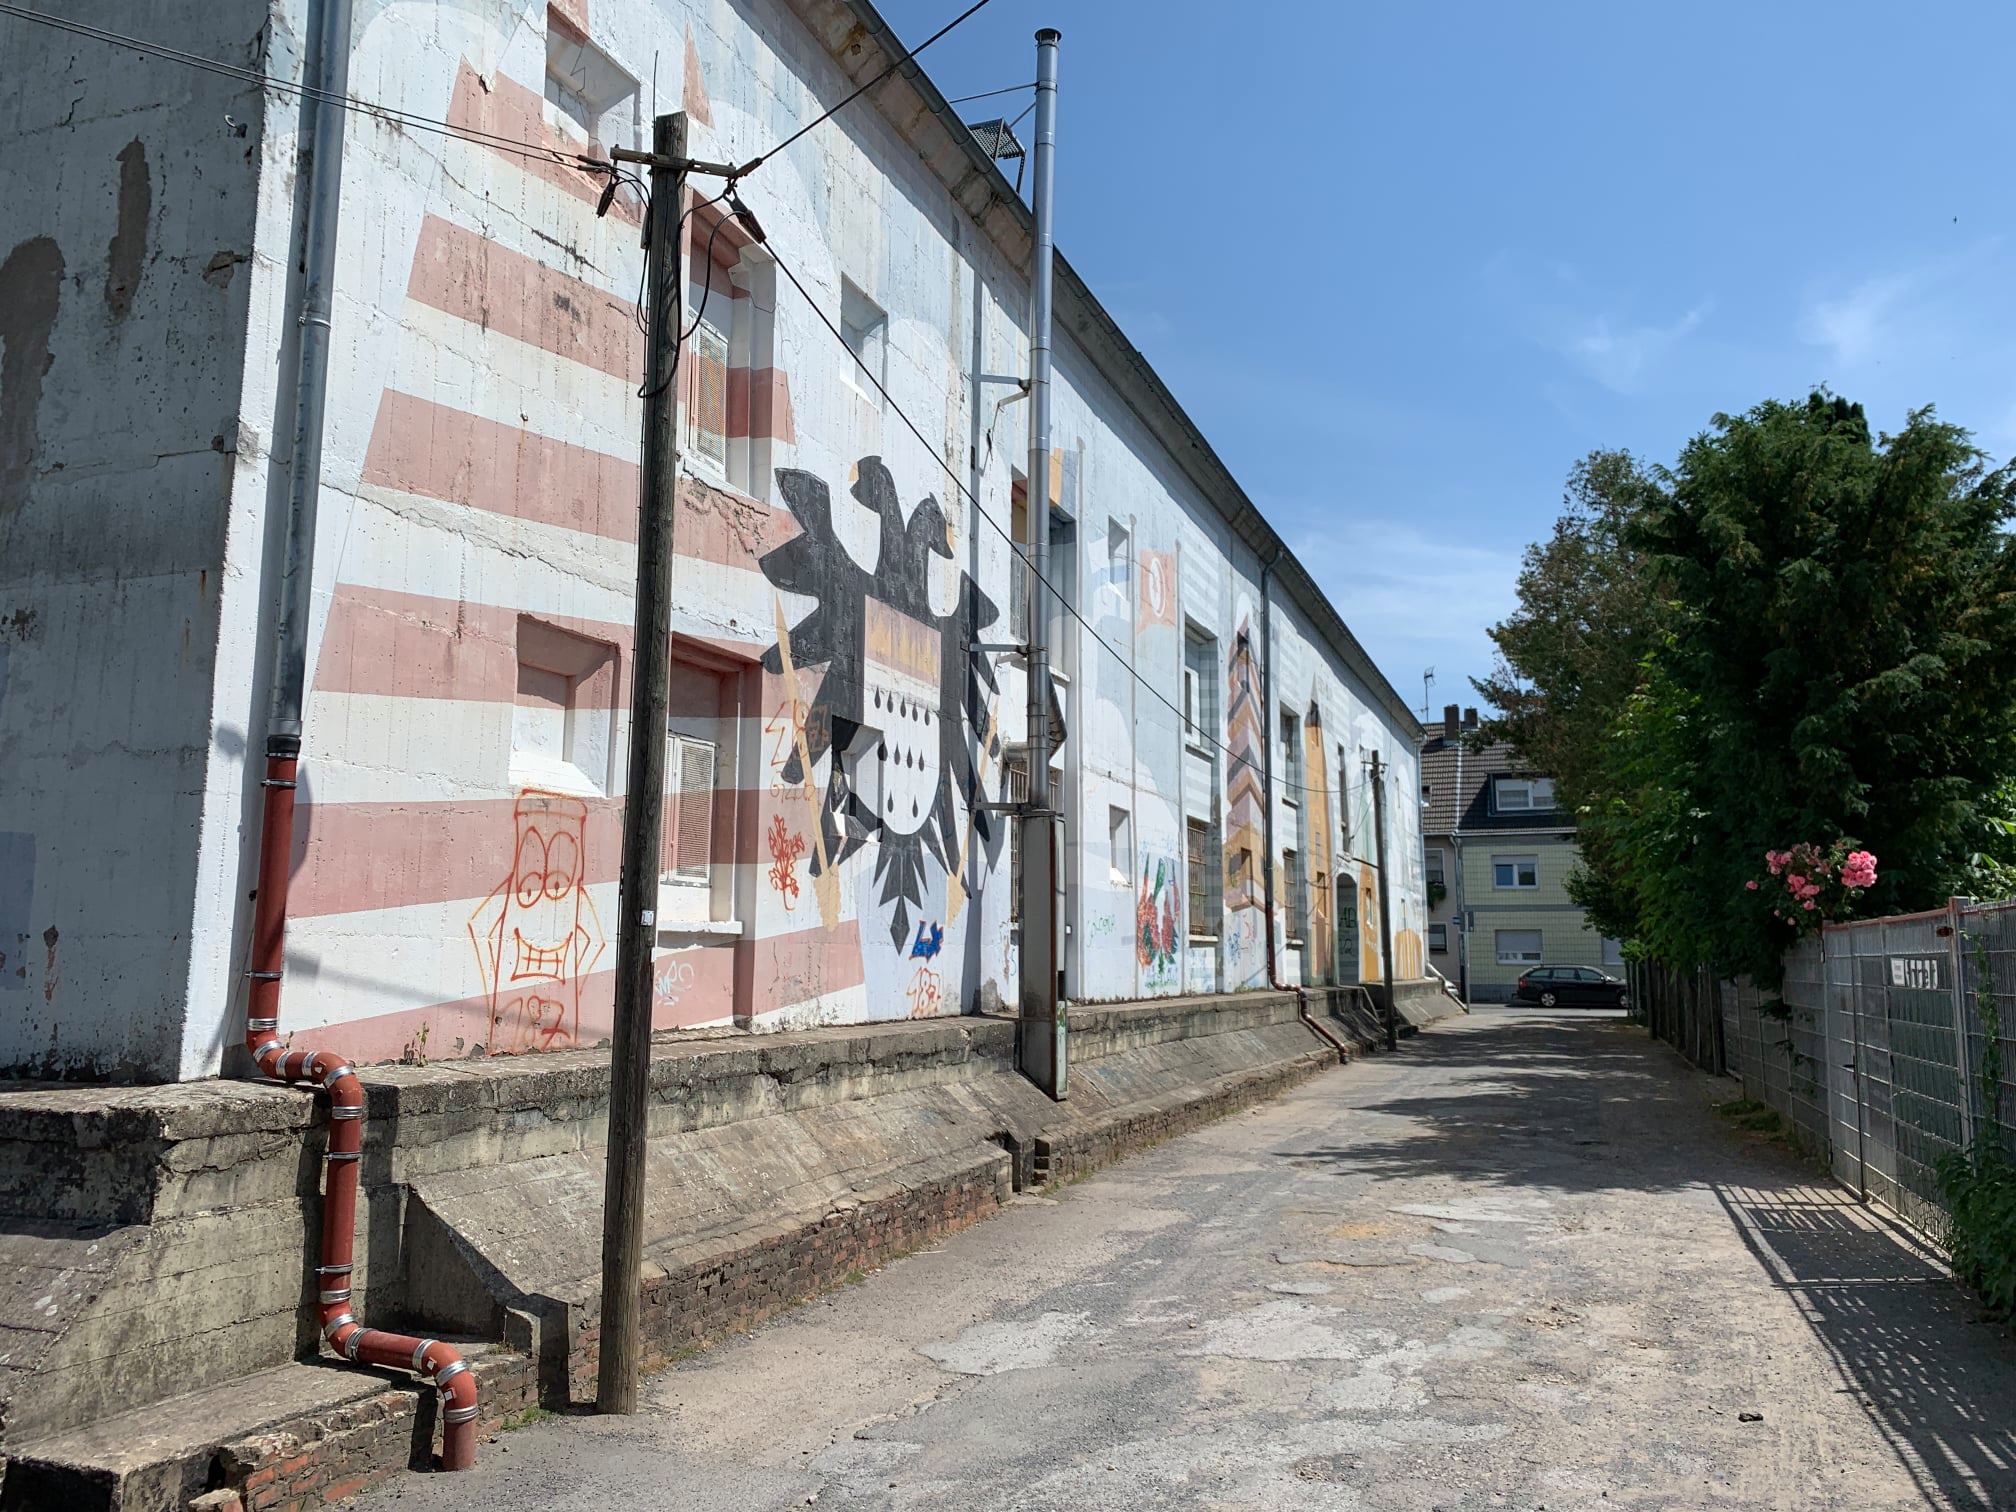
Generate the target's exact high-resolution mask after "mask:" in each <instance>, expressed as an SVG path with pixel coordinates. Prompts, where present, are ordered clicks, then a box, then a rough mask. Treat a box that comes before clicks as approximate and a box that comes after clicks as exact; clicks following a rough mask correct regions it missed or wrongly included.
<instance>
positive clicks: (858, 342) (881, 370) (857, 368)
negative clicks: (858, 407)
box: [840, 278, 889, 409]
mask: <svg viewBox="0 0 2016 1512" xmlns="http://www.w3.org/2000/svg"><path fill="white" fill-rule="evenodd" d="M840 336H841V339H842V340H843V341H845V342H846V344H847V350H848V351H850V352H852V353H854V355H855V356H856V357H859V358H860V359H861V360H860V362H859V363H858V364H857V363H856V362H854V361H853V360H851V359H850V360H849V361H847V362H845V363H842V364H841V376H842V377H843V378H845V379H846V381H847V384H848V386H849V387H850V388H852V389H853V390H854V391H855V392H856V393H857V394H859V395H860V396H861V397H862V398H863V399H865V400H867V401H868V402H869V403H870V404H872V405H874V406H875V407H876V408H877V409H880V408H881V406H882V395H881V393H880V392H878V391H877V389H876V388H875V384H876V383H879V384H881V385H882V387H883V388H885V389H886V388H887V387H888V386H889V312H888V311H887V310H885V309H883V308H882V306H881V305H879V304H877V303H876V302H875V300H874V299H872V298H871V297H870V296H869V294H868V291H867V290H866V289H864V288H862V287H861V286H860V285H859V284H857V283H856V282H854V280H853V279H851V278H842V279H841V280H840ZM863 367H865V368H867V369H868V372H869V374H871V375H872V376H873V378H874V383H871V382H869V380H868V378H866V377H864V376H863V375H862V372H861V369H862V368H863Z"/></svg>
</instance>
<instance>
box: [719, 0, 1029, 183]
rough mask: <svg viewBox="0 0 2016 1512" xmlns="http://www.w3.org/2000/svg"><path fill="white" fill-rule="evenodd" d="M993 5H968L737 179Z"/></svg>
mask: <svg viewBox="0 0 2016 1512" xmlns="http://www.w3.org/2000/svg"><path fill="white" fill-rule="evenodd" d="M991 3H992V0H974V3H973V4H971V5H969V6H967V7H966V9H964V10H963V11H961V12H959V14H958V15H956V16H954V17H953V18H952V19H951V20H950V21H947V22H946V23H945V24H944V25H943V26H941V27H939V28H938V30H936V31H935V32H933V33H931V35H930V36H928V37H926V38H925V39H924V40H923V41H922V42H919V43H918V44H917V45H916V46H915V47H913V48H911V49H910V50H909V51H908V52H906V53H904V54H903V56H902V57H900V58H897V59H896V60H895V61H894V62H892V63H891V64H890V65H889V66H888V67H887V68H885V69H883V70H882V72H880V73H878V74H877V75H875V77H874V78H872V79H870V80H869V81H868V82H867V83H866V84H863V85H862V86H861V87H860V88H858V89H856V90H855V91H854V92H853V93H852V94H850V95H848V96H847V98H846V99H844V100H842V101H841V102H840V103H839V104H838V105H835V106H834V107H833V108H832V109H831V110H829V111H827V112H826V113H825V114H824V115H822V116H819V117H818V118H817V119H815V120H812V121H810V122H808V123H806V124H805V125H803V126H800V127H799V128H798V129H797V130H796V131H794V132H792V133H791V135H789V136H787V137H786V138H784V140H783V141H781V142H779V143H778V144H777V145H776V146H775V147H772V148H771V149H770V150H769V151H768V152H759V153H758V154H757V155H756V156H755V157H753V158H751V159H750V160H749V161H748V162H746V163H744V164H743V165H742V167H741V168H740V169H739V170H738V171H737V174H736V176H737V177H738V178H739V177H741V176H742V175H743V174H747V173H753V172H755V170H756V169H758V168H760V167H761V166H762V165H763V163H764V160H765V159H767V158H773V157H775V156H776V155H777V154H778V153H780V152H782V151H783V150H784V149H785V148H786V147H789V146H790V145H791V144H792V143H793V142H795V141H797V140H798V139H799V138H800V137H802V136H804V135H805V134H806V133H807V132H809V131H811V130H813V129H815V128H816V127H819V126H822V125H824V124H825V123H826V122H827V121H830V120H832V119H833V117H835V116H836V115H838V114H840V112H841V111H843V110H845V109H846V108H847V107H848V106H849V105H852V104H853V103H854V102H855V101H856V100H858V99H860V98H861V96H863V95H864V94H866V93H868V91H869V90H871V89H873V88H874V87H875V86H876V85H877V84H880V83H881V82H882V81H883V80H884V79H886V78H888V77H889V75H891V74H893V73H894V72H896V70H897V69H899V68H901V67H902V66H903V65H904V64H905V63H909V62H913V61H914V60H915V59H916V57H917V55H918V54H919V53H921V52H922V51H924V49H925V48H927V47H929V46H930V45H931V44H932V43H933V42H936V41H937V40H938V39H939V38H940V37H942V36H944V35H945V34H946V33H947V32H949V31H951V30H952V29H953V28H954V27H955V26H958V25H959V24H960V23H961V22H962V21H964V20H966V18H967V17H969V16H971V15H973V14H974V13H975V12H977V11H981V10H984V9H986V8H987V6H988V5H989V4H991ZM1031 87H1033V86H1031Z"/></svg>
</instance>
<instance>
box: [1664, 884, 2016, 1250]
mask: <svg viewBox="0 0 2016 1512" xmlns="http://www.w3.org/2000/svg"><path fill="white" fill-rule="evenodd" d="M1696 975H1697V974H1691V973H1689V974H1679V973H1672V972H1667V971H1663V970H1662V969H1661V968H1659V967H1658V966H1656V965H1650V964H1641V965H1640V966H1638V967H1636V968H1635V969H1634V971H1633V973H1632V979H1631V990H1632V996H1633V1011H1634V1013H1636V1014H1637V1015H1638V1016H1639V1017H1640V1018H1642V1019H1644V1021H1645V1022H1646V1023H1647V1024H1648V1025H1649V1026H1650V1027H1651V1029H1652V1031H1653V1032H1654V1033H1655V1034H1657V1035H1658V1036H1659V1037H1660V1038H1661V1039H1664V1040H1666V1041H1667V1042H1668V1043H1670V1044H1672V1045H1674V1046H1675V1047H1676V1048H1678V1049H1679V1050H1680V1051H1681V1052H1682V1053H1683V1054H1685V1055H1687V1056H1688V1058H1689V1059H1691V1060H1693V1061H1694V1063H1695V1064H1696V1065H1699V1066H1702V1067H1703V1068H1704V1069H1707V1070H1713V1071H1726V1072H1727V1073H1728V1074H1729V1075H1731V1076H1734V1077H1736V1078H1738V1079H1739V1080H1740V1081H1741V1082H1742V1084H1743V1092H1744V1095H1745V1096H1746V1097H1748V1098H1750V1099H1752V1100H1754V1101H1756V1102H1759V1103H1763V1104H1765V1105H1767V1106H1769V1107H1771V1108H1774V1109H1776V1110H1777V1112H1778V1113H1779V1114H1780V1116H1781V1117H1783V1118H1784V1119H1785V1121H1786V1123H1787V1124H1788V1125H1789V1126H1790V1129H1791V1132H1792V1134H1793V1136H1794V1138H1795V1139H1796V1140H1797V1141H1798V1142H1799V1143H1800V1144H1802V1145H1803V1146H1805V1147H1806V1148H1807V1149H1808V1150H1809V1151H1811V1152H1812V1153H1813V1154H1814V1155H1816V1156H1818V1157H1819V1158H1821V1159H1823V1160H1826V1161H1827V1162H1828V1163H1829V1165H1830V1166H1831V1168H1832V1169H1833V1171H1834V1173H1835V1175H1836V1176H1838V1177H1840V1179H1841V1180H1842V1181H1844V1182H1846V1183H1847V1184H1848V1185H1849V1186H1851V1187H1854V1188H1855V1189H1856V1190H1857V1191H1858V1192H1860V1193H1862V1194H1863V1195H1864V1196H1865V1197H1873V1198H1875V1199H1877V1200H1879V1201H1881V1202H1883V1203H1885V1204H1886V1205H1888V1206H1889V1207H1891V1208H1893V1209H1895V1210H1896V1211H1898V1212H1900V1213H1902V1214H1904V1215H1905V1216H1906V1217H1907V1218H1910V1219H1911V1220H1913V1221H1914V1222H1916V1223H1918V1224H1920V1225H1921V1226H1923V1227H1926V1228H1928V1229H1937V1228H1938V1227H1939V1226H1940V1224H1941V1220H1942V1213H1941V1210H1940V1206H1939V1203H1940V1189H1939V1179H1938V1167H1939V1162H1940V1160H1941V1159H1942V1157H1944V1156H1946V1155H1948V1154H1950V1153H1952V1152H1954V1151H1958V1150H1965V1149H1968V1148H1969V1147H1971V1146H1972V1144H1973V1143H1974V1141H1975V1140H1976V1139H1977V1138H1983V1139H1999V1140H2001V1141H2002V1142H2003V1143H2004V1146H2005V1148H2007V1150H2008V1151H2009V1153H2010V1154H2011V1156H2012V1157H2016V902H2003V903H1989V904H1974V903H1962V902H1957V901H1956V902H1955V903H1953V904H1952V905H1950V906H1949V907H1946V908H1943V909H1938V910H1935V911H1933V912H1930V913H1923V914H1906V915H1901V916H1898V917H1894V918H1886V919H1864V920H1859V921H1857V922H1855V923H1852V924H1840V925H1830V926H1828V927H1827V928H1826V929H1825V930H1824V931H1822V933H1821V934H1820V935H1819V936H1818V937H1816V938H1814V939H1811V940H1808V941H1806V942H1805V943H1804V944H1802V945H1801V946H1800V947H1799V948H1798V949H1797V950H1794V951H1793V952H1792V953H1791V954H1790V955H1788V956H1787V957H1786V958H1785V970H1784V979H1783V981H1782V983H1781V984H1780V986H1779V989H1778V991H1777V992H1776V993H1775V994H1772V993H1765V992H1762V991H1760V990H1758V989H1757V988H1756V987H1754V986H1752V985H1750V984H1749V983H1747V982H1721V983H1716V984H1714V992H1713V994H1712V997H1711V999H1710V1002H1704V1001H1703V994H1702V991H1701V988H1700V984H1699V983H1698V982H1697V981H1696V980H1695V979H1694V978H1695V976H1696ZM1711 1003H1712V1006H1711ZM1711 1018H1712V1020H1713V1023H1712V1025H1711V1024H1710V1023H1709V1022H1708V1020H1709V1019H1711ZM1711 1029H1712V1031H1713V1032H1711ZM1990 1081H1992V1082H1993V1087H1992V1089H1991V1088H1990V1087H1989V1086H1988V1085H1986V1083H1988V1082H1990ZM1991 1093H1992V1095H1991Z"/></svg>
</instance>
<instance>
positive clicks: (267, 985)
mask: <svg viewBox="0 0 2016 1512" xmlns="http://www.w3.org/2000/svg"><path fill="white" fill-rule="evenodd" d="M308 15H309V24H308V28H307V31H308V47H307V51H306V53H305V55H304V57H303V59H302V70H301V71H302V79H303V82H304V83H305V84H307V85H308V86H309V87H308V88H307V89H305V90H303V91H302V95H301V126H300V131H299V133H298V135H297V138H296V141H297V144H298V145H297V147H296V158H295V174H296V179H297V182H298V183H299V184H300V185H301V186H302V188H303V190H304V196H303V197H304V201H305V203H304V206H303V209H302V212H301V214H300V215H299V216H298V217H297V219H296V222H295V227H294V244H293V246H292V247H291V248H290V250H289V258H288V261H289V264H290V265H293V264H295V263H296V262H298V264H299V266H300V268H301V270H302V278H301V281H300V287H299V291H298V293H297V295H296V305H297V308H296V310H295V311H294V321H295V324H296V326H297V327H298V328H299V330H300V345H299V347H298V348H297V350H296V354H295V371H294V383H295V392H294V403H293V410H294V415H293V431H292V442H293V445H292V449H291V451H290V452H289V454H288V457H287V460H286V464H285V465H286V467H287V472H288V478H287V523H286V534H285V538H284V544H285V551H284V565H283V570H282V573H281V582H280V591H279V594H278V595H277V598H278V613H277V616H276V622H275V625H274V641H275V646H274V656H273V708H272V712H271V715H270V716H269V719H268V723H267V731H266V780H265V782H264V783H263V784H262V791H263V793H264V795H265V796H264V798H263V800H262V801H261V804H260V817H259V891H258V893H257V894H256V896H255V901H254V904H253V912H252V969H251V971H250V973H249V975H250V977H251V990H250V992H249V993H248V995H247V998H248V1002H247V1007H246V1016H245V1048H246V1049H247V1050H249V1051H250V1052H251V1053H252V1059H253V1061H254V1063H255V1064H257V1066H258V1067H259V1069H260V1071H262V1072H264V1073H265V1074H266V1075H267V1076H271V1077H274V1078H276V1079H277V1080H280V1081H283V1082H287V1083H289V1084H290V1085H291V1084H292V1083H295V1082H303V1081H305V1082H312V1083H314V1084H316V1085H318V1086H320V1087H321V1088H322V1090H323V1091H325V1092H327V1093H328V1094H329V1148H328V1152H327V1153H326V1154H325V1156H324V1157H323V1159H324V1161H325V1164H326V1167H327V1169H326V1170H325V1171H324V1172H323V1179H322V1263H321V1264H320V1265H318V1266H316V1267H315V1282H316V1285H315V1292H316V1299H317V1301H318V1302H319V1304H320V1309H321V1314H322V1337H323V1338H324V1339H325V1340H327V1341H328V1343H329V1346H330V1347H331V1348H332V1349H334V1350H335V1351H336V1352H337V1353H338V1354H340V1355H342V1356H343V1358H344V1359H346V1360H358V1361H361V1362H363V1363H364V1364H366V1365H382V1366H390V1367H393V1368H395V1369H399V1370H410V1371H412V1372H413V1373H414V1374H415V1375H418V1376H421V1377H423V1378H425V1379H427V1380H430V1381H432V1382H433V1384H434V1387H435V1389H436V1390H437V1391H438V1392H439V1393H440V1394H441V1422H442V1429H441V1468H442V1469H444V1470H467V1469H469V1468H470V1467H471V1466H472V1465H474V1464H475V1463H476V1377H475V1376H474V1375H473V1374H472V1373H471V1372H470V1369H469V1366H468V1365H467V1364H466V1363H465V1362H464V1361H463V1359H462V1357H461V1356H460V1355H459V1354H457V1353H456V1352H455V1351H454V1350H452V1349H450V1348H449V1347H448V1346H447V1345H446V1344H443V1343H442V1342H441V1341H440V1340H438V1339H415V1338H410V1337H408V1336H407V1335H405V1334H395V1333H384V1332H381V1331H380V1330H378V1329H375V1328H366V1327H364V1326H363V1325H362V1324H361V1323H359V1322H358V1321H357V1319H356V1317H355V1315H354V1314H352V1312H351V1311H350V1272H351V1268H352V1263H351V1253H352V1246H353V1244H354V1236H355V1234H356V1230H357V1162H358V1161H359V1159H361V1158H362V1156H363V1151H364V1086H363V1083H361V1082H359V1081H358V1080H357V1073H356V1072H355V1071H353V1070H351V1069H350V1066H349V1064H348V1063H347V1062H346V1061H345V1060H344V1059H343V1057H342V1056H340V1055H338V1054H336V1053H335V1052H334V1051H333V1050H289V1049H287V1048H286V1047H285V1046H284V1045H283V1044H282V1043H281V1041H280V1033H279V1031H280V975H281V972H282V971H283V970H284V969H285V966H286V936H287V883H288V873H289V862H290V861H291V859H292V854H291V853H292V851H293V843H294V790H295V783H296V780H297V778H298V776H299V773H300V770H301V714H302V704H303V700H304V695H305V692H306V688H307V662H308V619H309V608H310V603H311V592H310V590H311V588H312V585H313V583H314V566H315V509H316V504H317V502H318V499H319V495H320V491H321V481H322V417H323V410H324V407H325V405H324V401H325V399H326V397H327V392H328V378H329V333H330V325H329V321H330V314H331V310H332V307H333V304H334V299H333V290H334V287H335V276H336V228H337V220H338V216H339V213H340V210H341V207H342V200H343V117H344V114H345V112H344V111H343V110H341V109H339V108H337V107H335V106H334V105H324V104H322V103H321V102H322V101H325V100H327V101H340V100H342V99H343V98H344V96H346V95H347V94H348V93H349V92H350V34H351V5H350V0H310V4H309V7H308Z"/></svg>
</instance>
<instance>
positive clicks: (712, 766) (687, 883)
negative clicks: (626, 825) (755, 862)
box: [664, 735, 721, 887]
mask: <svg viewBox="0 0 2016 1512" xmlns="http://www.w3.org/2000/svg"><path fill="white" fill-rule="evenodd" d="M689 753H691V754H694V755H701V754H702V753H704V756H703V759H704V760H705V761H706V763H707V810H706V813H707V846H706V849H707V854H706V855H705V856H703V857H701V859H700V860H699V861H697V862H695V861H691V860H689V859H688V858H687V857H686V855H685V853H684V852H685V847H684V845H683V844H682V842H683V841H684V840H685V838H686V837H685V834H684V820H685V798H686V762H687V759H688V755H689ZM720 786H721V746H720V743H719V742H718V741H713V740H702V739H700V738H699V737H697V736H694V735H673V736H671V737H669V743H668V747H667V750H666V752H665V798H666V807H667V808H668V809H669V810H670V811H671V814H672V821H673V822H672V869H671V870H670V871H669V872H667V873H665V876H664V880H665V881H668V882H674V883H677V884H678V885H680V886H682V887H706V886H708V885H709V884H711V883H712V882H713V880H714V802H715V795H716V794H717V793H718V792H719V791H720Z"/></svg>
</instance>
